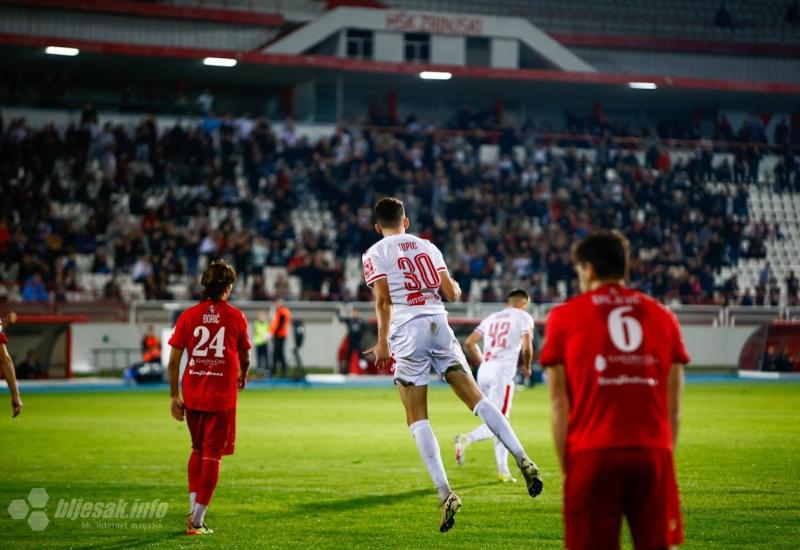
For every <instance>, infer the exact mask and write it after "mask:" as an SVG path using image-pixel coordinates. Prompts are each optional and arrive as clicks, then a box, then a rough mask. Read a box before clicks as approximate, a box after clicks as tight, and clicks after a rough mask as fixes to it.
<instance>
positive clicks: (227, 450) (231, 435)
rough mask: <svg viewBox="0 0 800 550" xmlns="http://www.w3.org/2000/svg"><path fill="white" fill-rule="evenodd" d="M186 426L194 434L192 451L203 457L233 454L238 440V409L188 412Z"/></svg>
mask: <svg viewBox="0 0 800 550" xmlns="http://www.w3.org/2000/svg"><path fill="white" fill-rule="evenodd" d="M186 424H188V425H189V433H190V434H192V449H194V450H195V451H200V453H202V455H203V456H209V457H212V458H214V457H222V456H223V455H232V454H233V445H234V441H235V440H236V409H229V410H226V411H195V410H189V409H187V410H186Z"/></svg>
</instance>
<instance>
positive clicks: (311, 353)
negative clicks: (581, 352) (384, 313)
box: [72, 320, 755, 373]
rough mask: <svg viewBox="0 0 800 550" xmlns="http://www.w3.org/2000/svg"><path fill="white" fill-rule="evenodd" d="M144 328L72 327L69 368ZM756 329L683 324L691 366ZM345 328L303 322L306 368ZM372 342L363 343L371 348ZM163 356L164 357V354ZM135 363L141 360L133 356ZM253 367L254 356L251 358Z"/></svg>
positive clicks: (723, 354)
mask: <svg viewBox="0 0 800 550" xmlns="http://www.w3.org/2000/svg"><path fill="white" fill-rule="evenodd" d="M145 328H146V327H143V326H142V327H138V326H137V325H134V324H129V323H85V324H76V325H73V329H72V338H73V346H72V369H73V371H74V372H76V373H87V372H93V371H94V367H96V366H98V365H94V364H93V356H92V351H91V350H92V349H95V348H98V349H111V348H138V347H139V345H140V341H141V338H142V334H143V330H144V329H145ZM155 328H156V330H157V331H158V332H159V333H163V336H164V337H163V340H164V345H166V340H167V338H168V336H169V334H170V327H169V326H166V325H159V326H156V327H155ZM754 330H755V327H725V328H720V327H710V326H696V325H686V326H684V327H683V332H684V338H685V340H686V346H687V348H688V350H689V354H690V355H691V356H692V365H695V366H712V365H713V366H735V365H736V364H737V363H738V360H739V352H740V350H741V349H742V346H744V343H745V342H746V341H747V338H748V337H749V336H750V335H751V334H752V333H753V331H754ZM344 336H345V328H344V325H342V324H341V323H340V322H338V321H335V320H331V321H318V322H307V323H306V337H305V343H304V345H303V348H302V349H301V353H300V357H301V359H302V361H303V363H304V364H305V366H310V367H326V368H330V369H331V371H333V369H334V368H335V367H336V357H337V352H338V349H339V345H340V344H341V341H342V339H343V338H344ZM370 344H372V342H364V345H365V346H366V345H370ZM293 347H294V341H293V337H292V335H291V333H290V336H289V340H288V342H287V346H286V356H287V359H288V361H289V364H290V365H293V364H294V358H293V355H292V349H293ZM103 357H104V359H103V364H102V365H101V366H103V367H105V368H107V367H109V366H110V364H109V361H110V358H109V356H107V355H106V356H103ZM165 357H166V354H165ZM135 360H141V357H140V356H136V358H135ZM117 364H118V367H120V368H121V367H122V366H123V365H122V355H121V354H120V355H118V356H117ZM253 365H255V357H254V358H253Z"/></svg>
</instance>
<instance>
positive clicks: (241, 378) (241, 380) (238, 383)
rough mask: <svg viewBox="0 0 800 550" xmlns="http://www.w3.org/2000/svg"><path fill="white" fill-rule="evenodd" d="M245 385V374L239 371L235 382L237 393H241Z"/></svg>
mask: <svg viewBox="0 0 800 550" xmlns="http://www.w3.org/2000/svg"><path fill="white" fill-rule="evenodd" d="M246 385H247V373H246V372H242V371H239V378H238V379H237V381H236V387H237V388H239V391H242V390H243V389H244V387H245V386H246Z"/></svg>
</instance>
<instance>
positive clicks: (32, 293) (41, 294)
mask: <svg viewBox="0 0 800 550" xmlns="http://www.w3.org/2000/svg"><path fill="white" fill-rule="evenodd" d="M22 299H23V300H25V301H26V302H46V301H47V300H48V299H49V295H48V294H47V288H46V287H45V286H44V282H42V276H41V274H39V273H38V272H37V273H34V274H33V275H31V276H30V277H29V278H28V280H27V281H25V286H24V287H22Z"/></svg>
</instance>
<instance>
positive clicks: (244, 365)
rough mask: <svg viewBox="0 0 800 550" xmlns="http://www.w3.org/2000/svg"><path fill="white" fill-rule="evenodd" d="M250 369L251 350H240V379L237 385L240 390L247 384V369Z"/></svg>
mask: <svg viewBox="0 0 800 550" xmlns="http://www.w3.org/2000/svg"><path fill="white" fill-rule="evenodd" d="M249 369H250V350H249V349H242V350H239V380H238V382H237V385H238V387H239V391H242V390H243V389H244V387H245V386H246V385H247V371H248V370H249Z"/></svg>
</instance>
